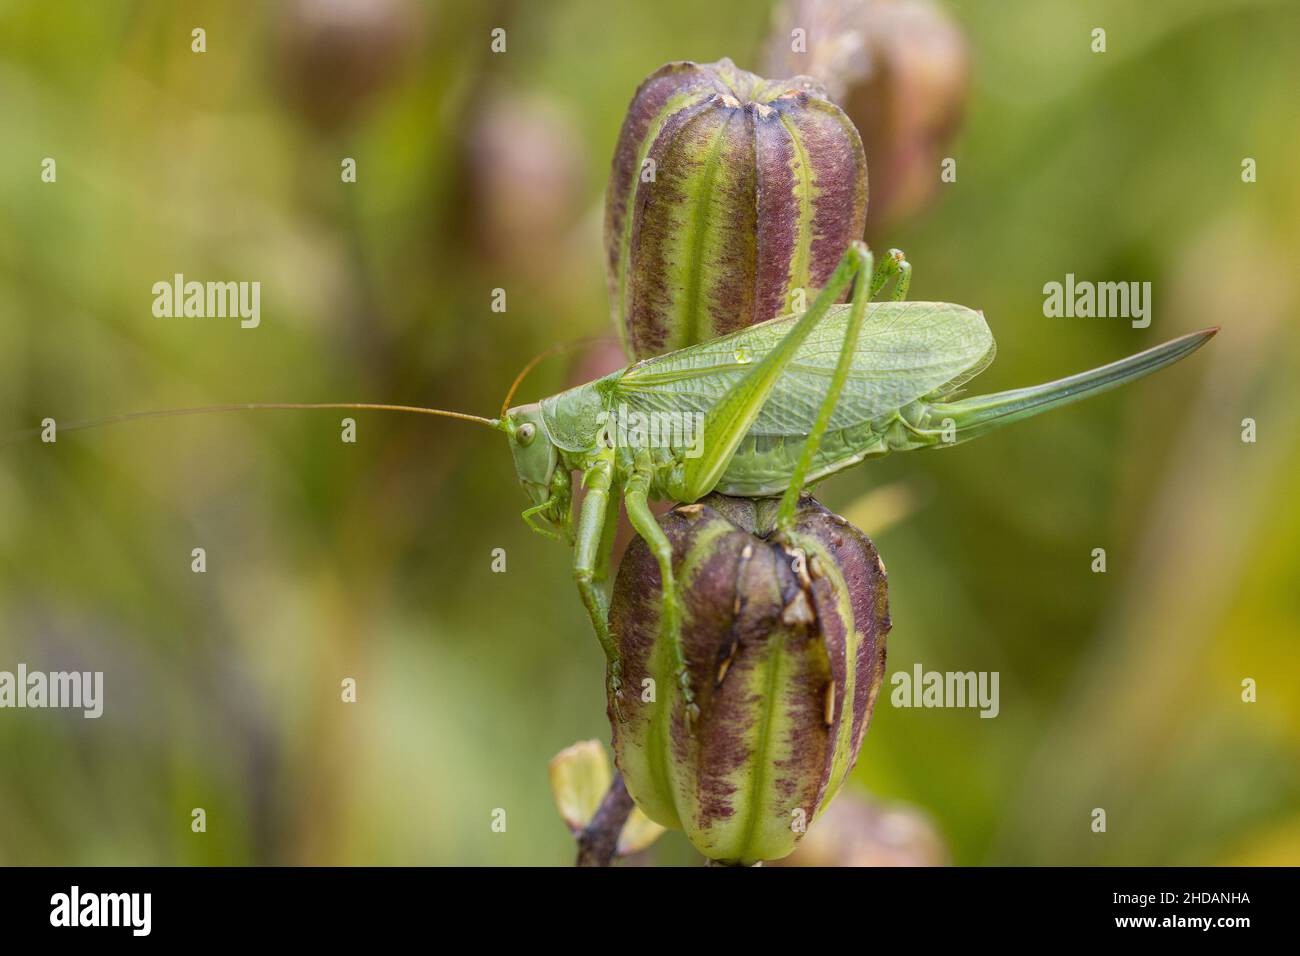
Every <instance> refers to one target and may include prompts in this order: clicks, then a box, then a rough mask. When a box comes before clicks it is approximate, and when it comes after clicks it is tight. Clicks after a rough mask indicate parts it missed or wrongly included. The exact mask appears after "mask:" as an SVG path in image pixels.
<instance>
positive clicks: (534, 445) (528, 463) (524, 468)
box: [501, 402, 560, 505]
mask: <svg viewBox="0 0 1300 956" xmlns="http://www.w3.org/2000/svg"><path fill="white" fill-rule="evenodd" d="M501 422H502V425H503V426H504V430H505V433H506V436H507V438H509V440H510V453H511V454H512V455H513V456H514V459H515V474H516V475H518V476H519V483H520V484H521V485H523V486H524V491H526V492H528V497H529V498H530V499H532V502H533V504H535V505H541V504H545V503H546V502H548V501H549V500H550V499H551V496H552V491H551V483H552V480H553V479H554V477H555V468H556V465H558V464H559V460H560V456H559V453H558V452H557V451H556V450H555V444H554V443H553V442H552V441H551V439H550V436H549V435H548V434H547V432H546V425H545V424H544V423H543V422H542V406H541V405H539V404H537V403H536V402H534V403H533V404H531V405H520V406H519V407H517V408H512V409H510V410H509V411H507V412H506V413H505V416H504V417H503V418H502V419H501Z"/></svg>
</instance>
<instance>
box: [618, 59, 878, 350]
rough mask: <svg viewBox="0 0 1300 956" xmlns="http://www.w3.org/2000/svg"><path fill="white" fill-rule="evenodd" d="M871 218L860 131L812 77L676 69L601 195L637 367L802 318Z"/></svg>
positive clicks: (634, 119)
mask: <svg viewBox="0 0 1300 956" xmlns="http://www.w3.org/2000/svg"><path fill="white" fill-rule="evenodd" d="M866 215H867V166H866V160H865V158H864V155H863V151H862V140H861V139H860V137H859V136H858V131H857V130H856V129H855V128H854V126H853V124H852V123H851V122H850V121H849V119H848V117H847V116H845V114H844V112H843V111H842V110H841V109H840V108H839V107H838V106H836V105H834V104H833V103H832V102H831V101H830V100H829V99H828V98H827V97H826V94H825V91H824V90H823V89H822V87H821V86H820V84H818V83H817V82H816V81H815V80H813V79H810V78H809V77H805V76H796V77H794V78H793V79H789V80H766V79H763V78H762V77H759V76H756V75H754V74H753V73H747V72H745V71H744V70H740V69H737V68H736V66H735V65H734V64H733V63H732V62H731V61H730V60H727V59H723V60H719V61H718V62H717V63H707V64H699V63H690V62H681V63H669V64H668V65H666V66H664V67H661V68H660V69H659V70H657V71H656V72H654V73H653V74H651V76H650V77H649V78H648V79H646V80H645V82H643V83H642V84H641V86H640V87H639V88H638V89H637V92H636V95H635V96H634V97H633V98H632V104H631V106H630V107H629V108H628V112H627V116H626V118H625V119H624V122H623V129H622V132H621V134H620V135H619V140H618V146H617V148H616V150H615V153H614V162H613V168H612V170H611V173H610V178H609V187H608V190H607V192H606V194H605V251H606V266H607V268H606V274H607V279H608V284H609V297H610V310H611V314H612V316H613V319H614V323H615V325H616V326H617V327H618V329H619V334H620V335H621V337H622V341H623V346H624V350H625V351H626V352H627V354H628V356H629V357H631V358H633V359H642V358H647V357H649V356H651V355H658V354H661V353H663V352H669V351H672V350H674V349H679V348H684V347H685V346H688V345H694V344H697V343H699V342H705V341H709V340H711V339H714V338H717V337H718V336H720V335H724V334H726V333H727V332H732V331H735V330H736V329H739V328H744V327H746V326H749V325H753V324H754V323H756V322H762V321H765V320H767V319H770V318H773V317H775V316H777V315H782V314H784V313H786V312H790V311H796V310H800V309H802V308H803V307H804V305H805V301H806V300H807V299H808V297H809V296H811V295H812V294H813V292H814V291H815V290H817V289H820V288H821V287H822V285H824V284H825V283H826V280H827V279H828V278H829V276H830V273H831V271H832V269H834V267H835V264H836V262H838V260H839V258H840V256H841V255H842V254H843V253H844V250H845V249H846V248H847V247H848V244H849V242H851V241H852V240H854V239H858V238H860V237H861V235H862V230H863V226H864V224H865V222H866Z"/></svg>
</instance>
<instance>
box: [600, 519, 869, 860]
mask: <svg viewBox="0 0 1300 956" xmlns="http://www.w3.org/2000/svg"><path fill="white" fill-rule="evenodd" d="M773 512H774V504H773V503H771V502H762V501H752V500H742V499H735V498H725V497H723V496H721V495H710V496H709V497H707V498H705V499H704V500H703V501H702V502H700V503H699V504H695V505H686V506H682V507H678V508H676V509H674V510H673V511H671V512H669V513H668V514H667V515H665V516H664V518H663V519H662V520H661V525H662V527H663V529H664V531H665V533H666V534H667V536H668V539H669V541H671V542H672V545H673V566H674V570H675V573H676V576H677V581H678V587H679V589H680V591H681V596H682V603H683V609H684V615H685V617H684V622H685V623H684V626H683V644H684V647H685V651H686V662H687V670H688V672H689V674H690V677H691V683H692V687H693V689H694V693H695V702H696V704H697V706H698V707H699V716H698V719H697V720H696V721H695V724H694V727H693V730H692V729H688V728H687V725H686V722H685V719H684V707H683V701H682V695H681V690H680V688H679V685H678V682H677V680H676V677H675V675H674V673H673V665H672V660H671V652H670V648H669V647H668V644H667V641H666V640H665V639H664V637H663V636H662V635H661V634H660V633H659V614H660V612H659V605H660V601H661V599H662V592H661V590H660V577H659V568H658V564H657V563H656V561H655V560H654V557H653V556H652V554H651V553H650V550H649V548H648V547H647V546H646V545H645V543H644V542H643V541H642V540H641V539H640V538H637V539H636V540H634V541H633V542H632V544H631V545H630V546H629V548H628V550H627V553H626V554H625V555H624V558H623V562H622V564H621V566H620V568H619V572H618V579H617V581H616V583H615V587H614V596H613V602H612V606H611V609H610V626H611V630H612V633H613V635H614V639H615V641H616V643H617V645H618V648H619V652H620V655H621V657H622V662H623V681H624V687H625V690H624V693H623V695H622V698H621V700H620V701H619V707H618V709H617V710H611V711H610V723H611V726H612V727H613V730H614V750H615V757H616V759H617V761H618V765H619V769H620V770H621V771H622V773H623V778H624V781H625V782H626V784H627V788H628V791H629V792H630V793H631V794H632V796H633V797H634V798H635V800H636V802H637V805H638V806H640V808H641V809H642V811H643V812H644V813H645V814H646V816H648V817H649V818H650V819H651V820H653V821H655V822H656V823H659V824H662V825H663V826H665V827H669V828H672V829H680V830H684V831H685V832H686V834H687V836H688V837H689V839H690V841H691V843H692V844H693V845H694V846H695V847H696V849H698V850H699V851H700V852H701V853H703V854H704V855H705V856H707V857H709V858H710V859H712V860H717V861H722V862H727V863H737V864H750V863H754V862H757V861H760V860H772V859H778V858H780V857H783V856H785V855H786V854H788V853H790V852H791V851H792V850H793V849H794V847H795V844H796V843H797V842H798V840H799V839H800V837H802V835H803V833H804V832H805V831H806V829H807V827H808V825H810V824H811V823H812V822H813V820H814V819H815V818H816V817H817V815H818V814H819V813H820V812H821V811H822V810H823V809H824V808H825V807H826V805H827V804H828V803H829V802H830V800H831V798H832V797H833V796H834V795H835V793H836V791H838V790H839V788H840V785H841V784H842V783H843V782H844V779H845V777H846V776H847V775H848V773H849V771H850V770H851V769H852V767H853V764H854V761H855V760H856V759H857V754H858V751H859V749H860V748H861V746H862V739H863V737H864V735H865V734H866V730H867V724H868V721H869V720H870V717H871V712H872V708H873V707H874V705H875V700H876V696H877V694H878V692H879V690H880V685H881V681H882V679H883V676H884V668H885V636H886V634H888V632H889V626H890V624H889V611H888V600H887V594H886V586H885V573H884V566H883V565H882V564H881V563H880V558H879V556H878V555H877V553H876V549H875V547H874V546H873V545H872V543H871V541H870V539H869V538H867V536H866V535H865V534H863V533H862V532H861V531H859V530H857V529H856V528H854V527H853V526H852V525H849V524H848V523H847V522H844V520H843V519H842V518H838V517H837V516H835V515H832V514H831V513H830V512H828V511H827V510H826V509H825V508H823V507H822V506H821V505H820V504H818V503H817V502H816V501H814V500H812V499H811V498H807V499H804V501H803V502H802V503H801V506H800V511H799V515H798V519H797V521H796V524H795V527H794V529H793V531H792V533H791V534H790V535H789V536H788V539H787V540H785V541H783V542H778V541H777V540H776V537H775V536H773V535H771V534H770V530H771V518H772V515H773Z"/></svg>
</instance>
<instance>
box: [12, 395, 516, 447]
mask: <svg viewBox="0 0 1300 956" xmlns="http://www.w3.org/2000/svg"><path fill="white" fill-rule="evenodd" d="M322 408H351V409H360V410H362V411H376V412H410V413H413V414H416V415H437V416H439V417H440V418H458V419H460V420H461V421H466V422H475V423H477V424H479V425H487V426H488V427H489V428H498V429H499V428H500V427H501V422H500V421H499V420H498V419H495V418H483V417H482V416H480V415H468V414H466V413H465V412H449V411H445V410H443V409H441V408H423V407H421V406H419V405H380V404H375V403H371V402H255V403H251V404H229V405H200V406H197V407H194V408H168V409H164V410H162V411H154V412H128V413H127V414H125V415H111V416H109V417H108V418H97V419H94V420H93V421H88V422H77V423H75V424H72V425H59V426H58V430H59V432H60V433H62V432H78V431H83V430H85V429H87V428H99V427H100V426H101V425H118V424H121V423H123V422H132V421H135V420H137V419H141V418H171V417H173V416H175V415H206V414H208V413H210V412H249V411H253V412H257V411H268V410H272V409H295V410H304V409H322ZM40 431H41V429H39V428H33V429H29V430H27V431H25V432H20V433H18V434H17V435H14V436H12V437H13V438H22V437H26V436H28V435H35V434H38V433H39V432H40Z"/></svg>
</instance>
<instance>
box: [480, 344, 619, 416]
mask: <svg viewBox="0 0 1300 956" xmlns="http://www.w3.org/2000/svg"><path fill="white" fill-rule="evenodd" d="M612 340H613V336H610V335H593V336H589V337H588V338H585V339H575V340H574V341H572V342H560V343H558V344H556V345H552V346H551V347H550V348H548V349H543V350H542V351H541V352H538V353H537V354H536V355H534V356H533V357H532V358H531V359H529V360H528V364H527V365H525V366H524V367H523V369H522V370H521V371H520V372H519V374H518V375H516V376H515V380H514V381H513V382H511V383H510V391H508V392H506V397H505V401H503V402H502V403H501V417H502V418H504V417H505V414H506V412H508V411H510V399H512V398H514V397H515V392H517V391H518V390H519V386H520V385H522V384H523V381H524V379H525V378H527V377H528V373H529V372H531V371H532V370H533V369H535V368H536V367H537V365H538V363H539V362H541V361H542V360H543V359H548V358H550V357H551V356H552V355H558V354H560V353H562V352H572V351H573V350H574V349H580V348H583V347H584V346H587V345H592V344H594V343H596V342H606V341H612Z"/></svg>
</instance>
